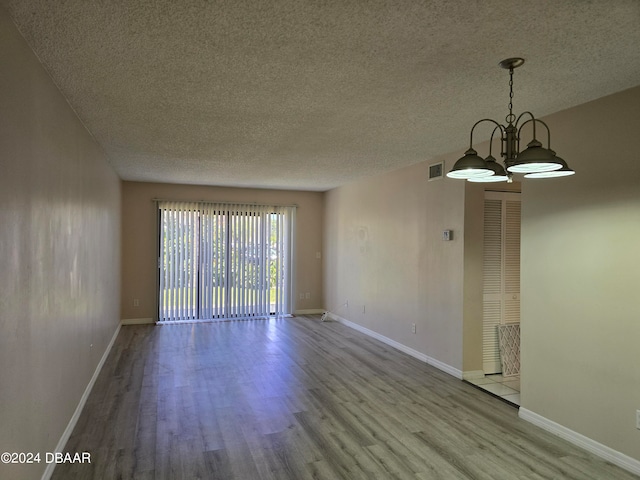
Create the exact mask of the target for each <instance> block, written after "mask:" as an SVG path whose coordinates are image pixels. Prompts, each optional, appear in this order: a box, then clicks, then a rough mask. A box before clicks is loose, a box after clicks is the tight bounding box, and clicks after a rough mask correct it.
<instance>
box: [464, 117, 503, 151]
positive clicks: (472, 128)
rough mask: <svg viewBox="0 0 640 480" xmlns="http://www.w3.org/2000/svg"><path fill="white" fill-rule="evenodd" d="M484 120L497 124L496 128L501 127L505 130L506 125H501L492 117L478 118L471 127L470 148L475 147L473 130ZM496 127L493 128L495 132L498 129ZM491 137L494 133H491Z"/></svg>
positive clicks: (501, 129)
mask: <svg viewBox="0 0 640 480" xmlns="http://www.w3.org/2000/svg"><path fill="white" fill-rule="evenodd" d="M482 122H491V123H494V124H495V125H496V128H499V129H500V132H502V131H504V127H503V126H502V125H500V124H499V123H498V122H496V121H495V120H493V119H492V118H483V119H482V120H478V121H477V122H476V123H474V124H473V127H471V133H470V135H469V148H473V131H474V130H475V128H476V127H477V126H478V125H479V124H480V123H482ZM496 128H494V129H493V131H494V132H495V131H496ZM491 137H492V138H493V133H492V134H491Z"/></svg>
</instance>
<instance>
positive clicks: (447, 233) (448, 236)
mask: <svg viewBox="0 0 640 480" xmlns="http://www.w3.org/2000/svg"><path fill="white" fill-rule="evenodd" d="M442 240H444V241H445V242H448V241H450V240H453V230H443V232H442Z"/></svg>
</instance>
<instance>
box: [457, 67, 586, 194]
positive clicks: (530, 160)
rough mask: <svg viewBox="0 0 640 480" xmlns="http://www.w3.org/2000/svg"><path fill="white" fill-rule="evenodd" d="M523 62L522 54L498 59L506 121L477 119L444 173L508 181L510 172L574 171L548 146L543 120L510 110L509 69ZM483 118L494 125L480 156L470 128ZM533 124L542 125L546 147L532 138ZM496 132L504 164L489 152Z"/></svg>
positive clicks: (553, 174) (544, 174)
mask: <svg viewBox="0 0 640 480" xmlns="http://www.w3.org/2000/svg"><path fill="white" fill-rule="evenodd" d="M523 63H524V59H522V58H507V59H506V60H503V61H502V62H500V66H501V67H502V68H505V69H508V70H509V114H508V115H507V116H506V117H505V121H506V125H503V124H500V123H498V122H497V121H495V120H492V119H490V118H483V119H482V120H479V121H477V122H476V123H475V124H474V125H473V127H472V128H471V134H470V142H469V149H468V150H467V151H466V152H465V154H464V156H463V157H462V158H460V159H459V160H458V161H457V162H456V163H455V165H454V166H453V168H452V169H451V171H449V173H447V177H449V178H461V179H466V180H469V181H470V182H482V183H485V182H508V183H511V181H512V179H513V174H514V173H520V174H524V177H525V178H553V177H564V176H568V175H573V174H574V173H575V172H574V171H573V170H572V169H571V168H570V167H569V166H568V165H567V162H565V161H564V160H563V159H562V158H560V157H558V156H557V155H556V153H555V152H554V151H553V150H551V132H550V131H549V127H548V126H547V124H546V123H545V122H543V121H542V120H539V119H537V118H535V117H534V116H533V114H532V113H531V112H524V113H522V114H520V115H519V116H518V117H516V116H515V115H514V114H513V70H514V69H515V68H517V67H519V66H521V65H522V64H523ZM485 122H489V123H492V124H494V129H493V133H492V134H491V141H490V143H489V156H487V157H486V158H484V159H483V158H482V157H481V156H479V155H478V152H476V150H474V148H473V131H474V130H475V128H476V127H477V126H478V125H479V124H481V123H485ZM529 123H531V127H532V130H533V138H532V139H531V141H530V142H529V143H527V145H526V148H524V149H523V150H522V151H520V141H521V139H520V133H521V132H522V128H523V127H524V126H525V125H527V124H529ZM537 125H541V126H543V127H544V128H545V130H546V132H547V135H546V137H547V146H546V148H545V147H544V146H543V144H542V143H541V142H540V141H539V140H538V139H537V138H536V126H537ZM496 132H499V134H500V146H501V152H500V155H501V156H502V158H503V162H504V167H503V166H502V165H500V164H499V163H498V162H497V161H496V159H495V158H494V157H493V155H492V154H491V148H492V146H493V138H494V135H495V134H496Z"/></svg>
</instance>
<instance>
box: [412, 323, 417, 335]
mask: <svg viewBox="0 0 640 480" xmlns="http://www.w3.org/2000/svg"><path fill="white" fill-rule="evenodd" d="M411 333H416V324H415V323H412V324H411Z"/></svg>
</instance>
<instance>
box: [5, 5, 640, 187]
mask: <svg viewBox="0 0 640 480" xmlns="http://www.w3.org/2000/svg"><path fill="white" fill-rule="evenodd" d="M0 3H1V4H2V5H4V6H5V7H6V8H7V10H8V11H9V13H10V15H11V16H12V18H13V19H14V21H15V23H16V24H17V26H18V28H19V29H20V31H21V32H22V34H23V35H24V37H25V38H26V40H27V41H28V42H29V44H30V45H31V47H32V48H33V50H34V51H35V52H36V54H37V55H38V57H39V58H40V60H41V61H42V63H43V64H44V65H45V67H46V68H47V70H48V71H49V72H50V74H51V76H52V77H53V79H54V81H55V82H56V84H57V85H58V86H59V88H60V90H61V91H62V92H63V94H64V95H65V96H66V97H67V99H68V101H69V103H70V104H71V106H72V107H73V108H74V109H75V111H76V112H77V114H78V116H79V117H80V118H81V120H82V121H83V122H84V124H85V125H86V127H87V129H88V130H89V131H90V132H91V133H92V134H93V136H94V137H95V139H96V140H97V141H98V142H99V143H100V144H101V145H102V147H103V148H104V151H105V152H106V154H107V156H108V158H109V161H110V162H111V164H112V165H113V167H114V168H115V170H116V171H117V172H118V174H119V175H120V176H121V177H122V178H123V179H125V180H136V181H153V182H169V183H187V184H207V185H225V186H243V187H249V186H252V187H262V188H285V189H302V190H320V191H323V190H327V189H330V188H333V187H335V186H338V185H341V184H344V183H346V182H349V181H353V180H355V179H358V178H361V177H365V176H369V175H373V174H377V173H381V172H383V171H387V170H392V169H396V168H400V167H403V166H406V165H410V164H414V163H417V162H421V161H424V160H428V159H430V158H432V157H433V156H435V155H438V154H442V153H446V152H450V151H453V150H456V149H460V148H464V147H465V146H466V142H467V141H468V140H467V139H468V132H469V129H470V127H471V126H472V125H473V123H474V122H475V121H476V120H478V119H480V118H482V117H492V118H495V119H498V120H502V119H503V118H504V116H505V115H506V113H507V112H506V107H507V103H508V73H507V72H506V71H505V70H502V69H500V68H499V67H498V66H497V64H498V62H499V61H500V60H502V59H504V58H507V57H512V56H521V57H524V58H526V63H525V65H524V66H523V67H521V68H519V69H518V70H516V72H515V98H514V110H515V112H516V113H520V112H522V111H524V110H531V111H533V112H534V114H536V115H537V116H543V115H546V114H549V113H553V112H556V111H559V110H562V109H565V108H568V107H571V106H574V105H577V104H580V103H584V102H586V101H589V100H593V99H595V98H598V97H601V96H604V95H607V94H611V93H614V92H616V91H620V90H624V89H626V88H630V87H633V86H636V85H638V84H640V48H639V47H638V46H639V45H640V2H638V1H637V0H601V1H587V0H575V1H562V0H559V1H540V0H536V1H527V2H510V1H505V0H477V1H470V0H459V1H452V0H434V1H403V0H395V1H394V0H371V1H364V0H358V1H350V0H324V1H323V0H316V1H303V0H280V1H259V0H227V1H213V0H211V1H205V0H180V1H172V0H136V1H126V0H118V1H116V0H112V1H109V0H102V1H97V0H92V1H89V0H66V1H55V2H54V1H51V0H15V1H12V0H0ZM612 120H613V119H603V121H612ZM480 133H481V134H480V135H479V137H482V134H484V136H485V138H486V137H488V134H489V133H490V132H480ZM574 163H575V162H573V163H572V165H573V166H574V168H576V169H579V165H577V164H576V165H574Z"/></svg>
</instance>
